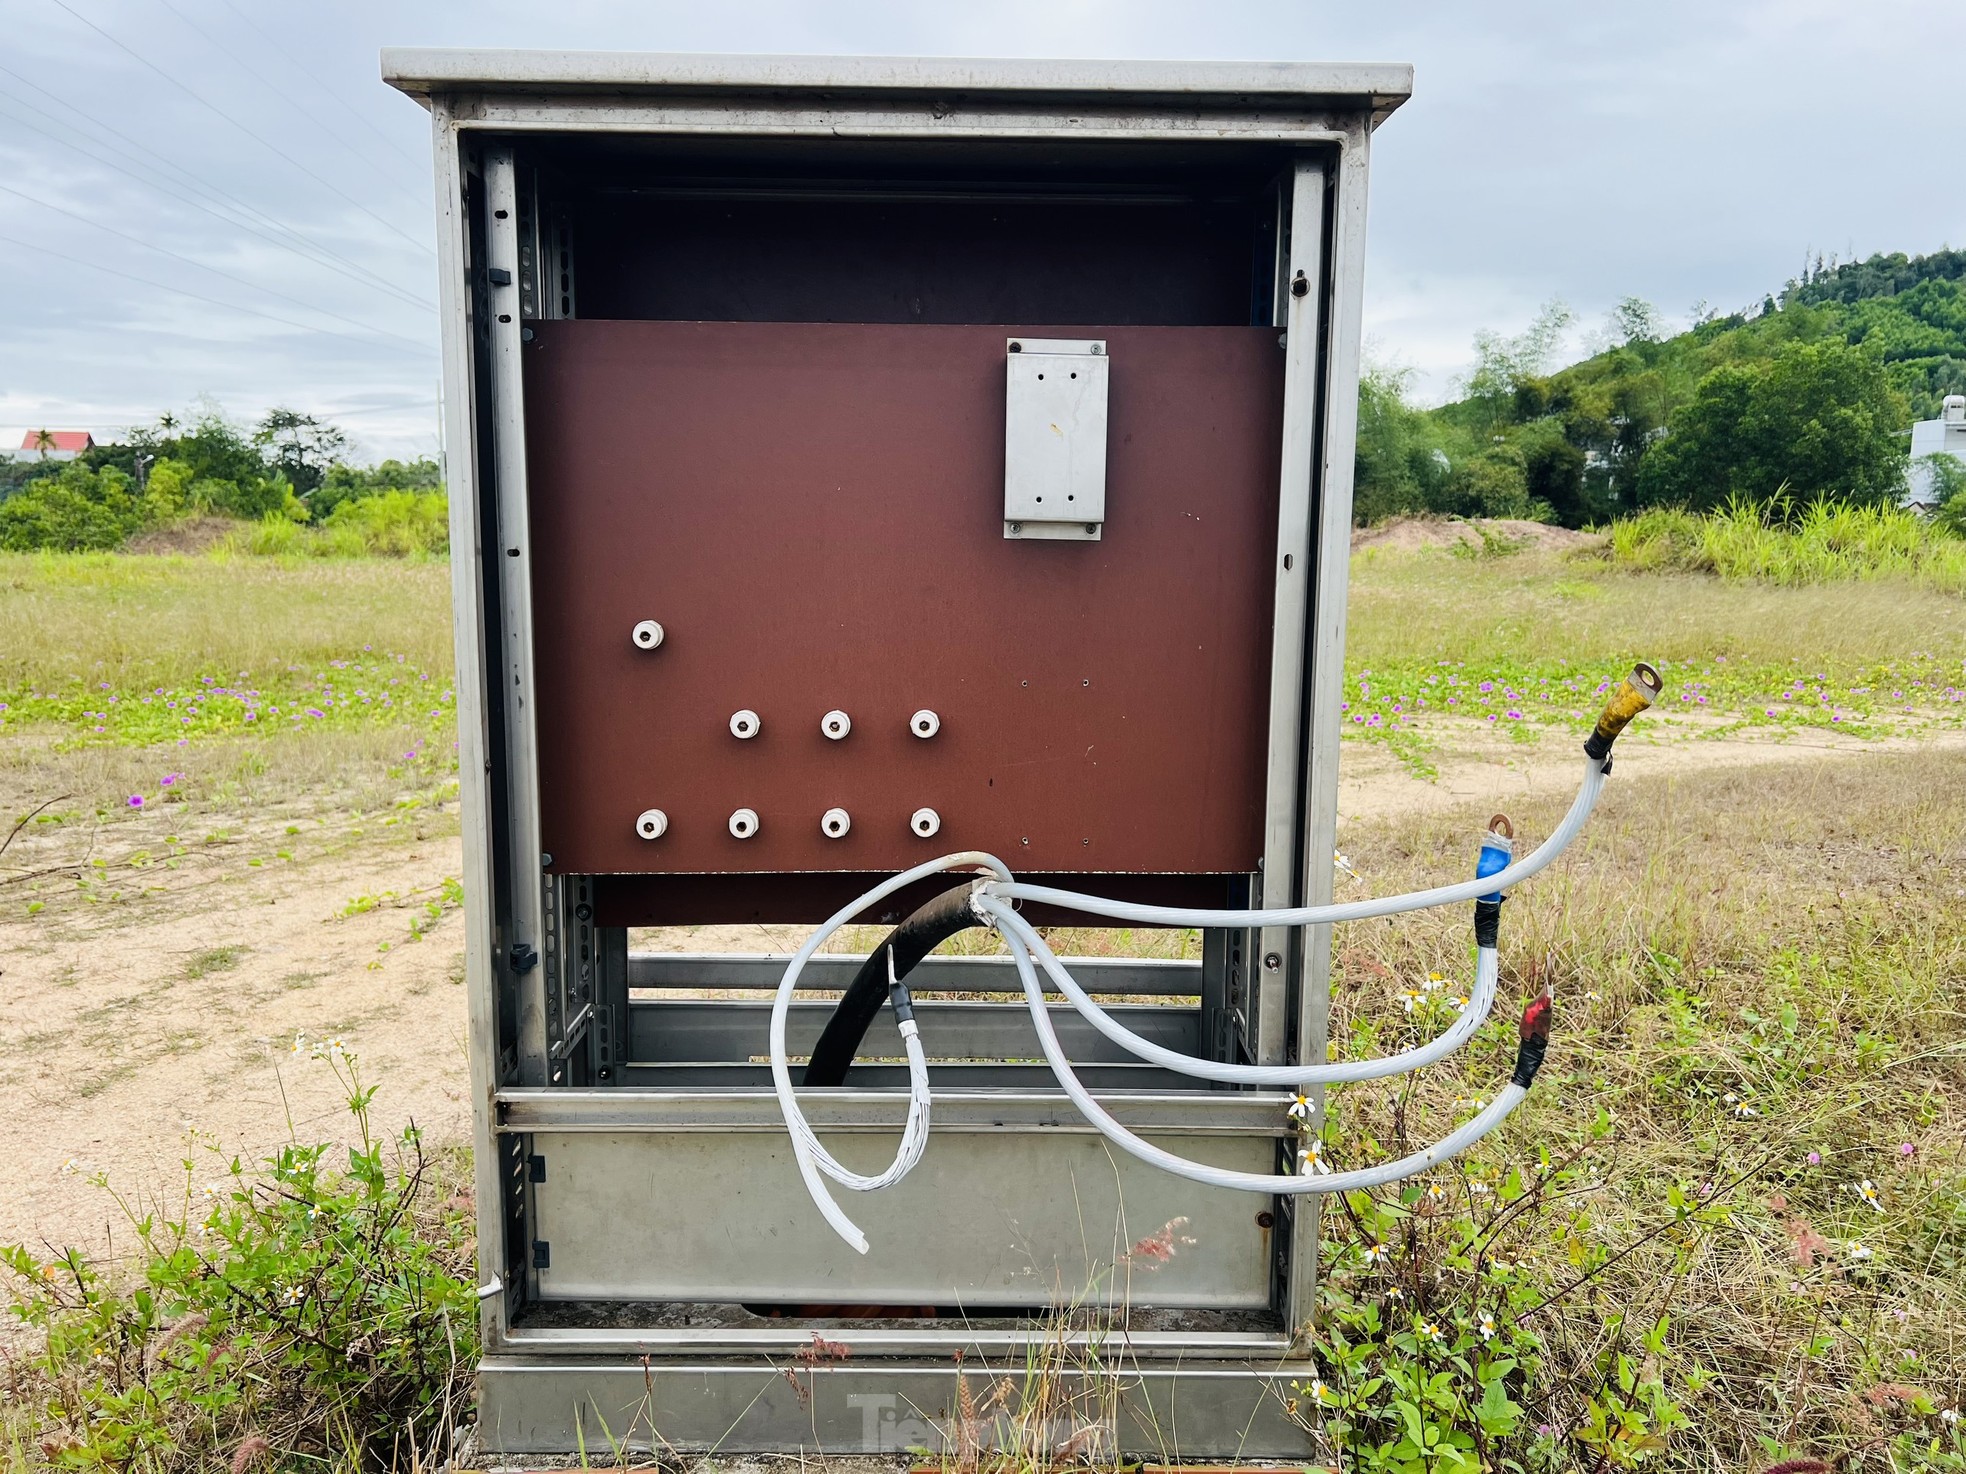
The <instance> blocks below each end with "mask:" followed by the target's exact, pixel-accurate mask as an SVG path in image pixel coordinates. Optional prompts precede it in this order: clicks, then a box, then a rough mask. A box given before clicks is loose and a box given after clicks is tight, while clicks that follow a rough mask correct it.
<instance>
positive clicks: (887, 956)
mask: <svg viewBox="0 0 1966 1474" xmlns="http://www.w3.org/2000/svg"><path fill="white" fill-rule="evenodd" d="M973 884H974V883H973V882H965V883H964V884H962V885H959V886H957V887H956V888H955V889H954V890H948V891H944V892H943V893H942V894H941V895H939V896H937V897H936V898H935V899H934V900H932V901H930V902H929V903H928V904H927V905H926V906H923V907H922V908H921V909H920V910H918V911H916V912H915V913H914V914H913V915H912V916H910V917H909V918H908V919H907V920H906V921H904V922H902V923H901V925H899V926H897V927H896V928H895V929H894V930H893V931H891V932H889V933H888V936H887V940H886V941H884V942H882V943H881V944H880V946H878V947H876V948H875V949H874V950H873V952H872V953H871V954H869V956H868V958H867V960H866V961H865V962H863V963H861V964H860V971H859V972H857V973H855V974H854V975H853V981H852V982H851V983H849V984H847V989H846V992H845V993H843V994H841V995H840V1001H839V1003H838V1004H837V1005H836V1006H835V1007H834V1009H833V1016H832V1017H831V1018H829V1019H828V1020H826V1027H825V1029H824V1030H823V1031H822V1032H821V1033H820V1035H819V1042H818V1043H817V1044H815V1045H813V1046H812V1058H811V1059H809V1060H808V1061H807V1062H806V1072H805V1079H804V1082H803V1083H804V1084H806V1085H841V1084H844V1083H845V1082H846V1072H847V1069H848V1067H849V1066H851V1065H852V1064H853V1057H854V1055H856V1054H858V1053H859V1052H860V1043H861V1041H862V1040H863V1039H865V1038H866V1037H867V1030H868V1029H869V1028H870V1027H871V1026H872V1024H873V1022H874V1020H875V1019H876V1018H877V1017H879V1015H880V1011H881V1005H882V1004H884V1003H886V1002H887V1001H888V997H889V993H888V977H889V971H888V969H889V965H890V961H891V962H892V966H893V977H894V979H895V981H896V982H897V983H898V982H899V981H900V980H901V979H902V978H905V977H906V976H908V974H909V973H910V972H912V971H913V970H914V967H915V964H916V963H918V962H920V961H921V960H922V959H923V958H924V957H926V956H928V954H929V953H931V952H933V951H934V950H935V949H936V948H937V947H939V946H941V945H942V943H944V942H946V941H948V940H949V938H950V937H953V936H955V935H956V933H958V932H962V931H967V930H969V928H970V927H972V926H981V925H982V924H983V923H982V921H981V920H980V919H978V917H977V916H976V914H975V912H973V911H971V910H970V908H969V896H970V891H971V889H972V887H973Z"/></svg>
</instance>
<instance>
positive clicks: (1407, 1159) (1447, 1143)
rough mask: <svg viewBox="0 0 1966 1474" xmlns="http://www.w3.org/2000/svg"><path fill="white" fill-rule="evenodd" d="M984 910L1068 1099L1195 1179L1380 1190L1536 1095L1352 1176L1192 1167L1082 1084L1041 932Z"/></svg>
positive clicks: (1248, 1185)
mask: <svg viewBox="0 0 1966 1474" xmlns="http://www.w3.org/2000/svg"><path fill="white" fill-rule="evenodd" d="M984 905H985V906H986V907H988V908H989V909H990V910H991V912H992V915H993V916H994V918H995V919H996V920H997V921H998V922H1000V923H1003V931H1004V939H1005V940H1006V941H1007V942H1009V943H1010V957H1011V961H1013V962H1014V963H1016V964H1017V975H1018V977H1019V978H1020V979H1022V980H1023V983H1024V997H1025V999H1026V1000H1027V1001H1028V1002H1029V1003H1030V1005H1031V1022H1032V1023H1033V1024H1035V1025H1036V1026H1037V1031H1038V1043H1039V1044H1040V1045H1041V1046H1042V1047H1043V1049H1044V1057H1045V1062H1046V1063H1047V1064H1049V1065H1050V1066H1051V1073H1052V1074H1053V1075H1055V1076H1057V1078H1058V1083H1059V1085H1060V1086H1061V1087H1063V1089H1064V1091H1065V1094H1066V1096H1067V1098H1068V1099H1070V1101H1071V1102H1072V1104H1073V1105H1075V1106H1077V1107H1078V1108H1079V1111H1080V1113H1081V1114H1082V1115H1084V1117H1085V1118H1086V1119H1087V1120H1088V1121H1090V1122H1091V1123H1092V1124H1093V1125H1094V1126H1095V1127H1097V1128H1098V1131H1099V1134H1100V1135H1102V1136H1104V1137H1105V1138H1106V1139H1107V1140H1108V1141H1110V1142H1112V1143H1113V1145H1115V1146H1117V1147H1118V1148H1119V1149H1120V1150H1121V1151H1124V1152H1126V1153H1127V1154H1128V1155H1130V1156H1134V1157H1138V1158H1139V1159H1140V1160H1141V1161H1143V1162H1145V1163H1147V1164H1148V1165H1149V1166H1153V1167H1159V1168H1161V1169H1162V1170H1163V1171H1167V1172H1172V1173H1173V1174H1174V1175H1175V1176H1176V1177H1183V1178H1186V1179H1187V1180H1188V1181H1190V1182H1199V1183H1201V1184H1202V1185H1203V1186H1205V1187H1226V1188H1231V1189H1234V1190H1236V1191H1240V1192H1256V1193H1292V1194H1296V1193H1333V1192H1351V1191H1352V1190H1353V1189H1355V1188H1361V1187H1378V1186H1380V1185H1381V1184H1384V1183H1388V1182H1394V1181H1397V1180H1398V1179H1399V1178H1402V1177H1411V1176H1413V1174H1414V1173H1416V1172H1424V1171H1426V1170H1427V1168H1429V1167H1431V1166H1433V1165H1434V1164H1435V1163H1436V1162H1444V1161H1446V1160H1447V1159H1448V1158H1449V1157H1452V1156H1455V1155H1458V1154H1459V1153H1461V1152H1464V1151H1466V1150H1467V1149H1468V1148H1469V1147H1471V1146H1473V1145H1474V1144H1475V1143H1476V1142H1477V1141H1480V1140H1481V1139H1482V1137H1484V1136H1486V1135H1487V1134H1488V1133H1489V1132H1491V1131H1493V1130H1494V1129H1495V1128H1496V1127H1497V1126H1499V1125H1501V1124H1502V1122H1503V1121H1505V1120H1506V1119H1508V1116H1509V1113H1510V1112H1511V1111H1513V1110H1514V1109H1515V1108H1516V1107H1517V1106H1519V1105H1521V1104H1522V1102H1523V1101H1524V1100H1525V1099H1526V1098H1527V1097H1528V1095H1529V1091H1528V1090H1527V1089H1526V1088H1525V1087H1523V1086H1521V1085H1517V1084H1516V1083H1515V1082H1514V1081H1513V1080H1512V1081H1510V1082H1509V1084H1508V1085H1507V1086H1505V1087H1504V1088H1503V1090H1502V1093H1501V1094H1500V1095H1498V1096H1496V1097H1495V1099H1494V1101H1493V1103H1491V1104H1490V1105H1489V1106H1487V1107H1486V1108H1485V1109H1484V1110H1482V1111H1481V1113H1480V1114H1479V1115H1476V1116H1474V1117H1473V1118H1471V1119H1470V1120H1468V1121H1466V1122H1463V1123H1462V1124H1461V1125H1460V1126H1457V1127H1456V1128H1455V1129H1454V1130H1453V1131H1450V1132H1449V1133H1448V1134H1447V1135H1446V1136H1443V1137H1442V1138H1441V1139H1440V1140H1439V1141H1437V1142H1435V1143H1434V1144H1433V1145H1432V1146H1429V1147H1422V1148H1421V1149H1420V1150H1419V1151H1417V1152H1411V1153H1409V1154H1408V1155H1406V1156H1404V1157H1401V1158H1400V1159H1399V1160H1398V1161H1395V1162H1381V1163H1380V1164H1379V1165H1378V1166H1376V1167H1360V1168H1357V1169H1356V1170H1354V1171H1350V1172H1319V1173H1314V1174H1310V1175H1304V1174H1296V1173H1293V1174H1290V1175H1284V1174H1281V1173H1275V1172H1232V1171H1230V1170H1229V1169H1228V1168H1226V1167H1211V1166H1209V1165H1208V1164H1207V1163H1205V1162H1191V1161H1189V1160H1188V1159H1187V1158H1186V1157H1177V1156H1175V1155H1174V1153H1172V1152H1169V1151H1163V1150H1162V1149H1161V1148H1160V1147H1157V1146H1155V1145H1153V1143H1151V1142H1148V1141H1143V1140H1142V1139H1141V1138H1139V1137H1138V1136H1135V1135H1134V1134H1133V1133H1132V1132H1131V1131H1128V1130H1127V1129H1126V1127H1124V1126H1122V1125H1121V1124H1120V1123H1119V1122H1118V1121H1116V1120H1114V1119H1113V1117H1112V1116H1111V1115H1110V1114H1108V1113H1107V1111H1106V1109H1105V1107H1104V1106H1102V1105H1100V1104H1099V1102H1098V1101H1097V1100H1095V1099H1093V1097H1092V1092H1090V1091H1089V1090H1087V1089H1086V1088H1085V1086H1084V1085H1082V1084H1080V1083H1079V1077H1078V1076H1077V1075H1076V1074H1074V1073H1073V1071H1072V1062H1071V1061H1070V1060H1068V1059H1066V1058H1065V1051H1064V1049H1063V1048H1062V1047H1061V1046H1060V1045H1059V1043H1058V1034H1057V1031H1056V1030H1054V1029H1053V1028H1052V1027H1051V1011H1050V1009H1048V1008H1046V1007H1045V1002H1044V988H1043V986H1042V985H1041V984H1040V983H1039V982H1038V975H1037V970H1036V969H1035V968H1034V967H1032V965H1031V954H1030V951H1029V947H1030V944H1031V943H1032V942H1037V941H1038V938H1037V936H1036V934H1035V933H1034V932H1033V931H1032V930H1031V928H1030V926H1029V924H1028V923H1026V922H1025V921H1024V919H1023V918H1022V917H1020V916H1017V915H1016V914H1015V913H1013V912H1011V911H1009V909H1008V908H1005V907H1002V906H1000V905H999V904H997V903H993V902H987V901H986V902H985V903H984ZM1038 945H1040V946H1042V945H1043V943H1042V942H1039V943H1038ZM1484 950H1486V949H1484Z"/></svg>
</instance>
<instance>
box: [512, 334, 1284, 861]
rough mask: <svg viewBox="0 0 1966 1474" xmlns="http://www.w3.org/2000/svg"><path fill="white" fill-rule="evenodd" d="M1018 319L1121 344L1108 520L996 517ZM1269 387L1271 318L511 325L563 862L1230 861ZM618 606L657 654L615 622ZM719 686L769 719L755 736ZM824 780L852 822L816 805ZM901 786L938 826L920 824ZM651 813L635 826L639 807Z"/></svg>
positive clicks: (1266, 510) (1262, 690) (1268, 475)
mask: <svg viewBox="0 0 1966 1474" xmlns="http://www.w3.org/2000/svg"><path fill="white" fill-rule="evenodd" d="M1020 333H1023V334H1030V335H1032V336H1045V335H1050V336H1067V335H1069V336H1073V337H1103V338H1105V339H1106V340H1107V342H1108V344H1109V351H1110V353H1111V355H1112V386H1111V403H1110V428H1109V450H1108V476H1107V485H1108V491H1107V521H1106V527H1105V536H1104V539H1103V540H1102V541H1099V542H1089V543H1070V542H1038V541H1009V540H1006V539H1005V538H1004V536H1003V515H1002V514H1003V415H1004V340H1005V339H1006V338H1007V337H1011V336H1016V335H1018V334H1020ZM1282 398H1283V354H1282V353H1281V352H1280V351H1279V349H1278V344H1277V335H1276V332H1275V330H1274V329H1269V328H1239V327H1236V328H1229V327H1199V328H1165V327H1111V328H1099V327H1078V328H1072V329H1060V328H1047V327H1039V326H1033V325H1027V324H1020V325H1016V326H1008V327H995V326H984V327H976V326H964V327H957V326H891V325H872V324H797V323H690V322H618V321H602V320H573V321H555V322H540V323H536V324H534V325H533V337H532V340H531V343H530V344H529V347H528V352H527V355H526V419H527V436H528V440H527V447H528V453H529V464H530V502H531V518H532V529H533V531H532V535H533V543H534V546H533V572H534V590H533V600H534V627H535V638H536V641H537V658H536V666H537V681H538V695H539V712H538V730H539V761H540V791H541V808H542V821H543V841H544V844H545V848H546V850H547V851H548V852H549V853H550V854H551V855H552V857H553V869H554V870H556V871H560V872H571V873H587V874H597V873H598V874H607V873H621V874H630V873H649V874H684V873H718V872H722V873H749V874H783V873H788V872H798V871H840V872H880V871H891V870H898V869H902V868H904V867H906V866H908V865H911V864H915V863H918V862H919V861H921V860H924V859H927V858H930V857H931V856H933V855H937V854H942V853H945V852H947V851H950V850H955V849H964V848H982V849H989V850H993V851H995V852H997V853H999V854H1001V855H1002V856H1004V858H1005V859H1006V860H1008V861H1009V862H1010V863H1011V864H1012V865H1013V866H1015V867H1017V868H1019V869H1022V870H1029V871H1043V872H1050V873H1053V874H1061V873H1074V872H1098V871H1109V872H1130V873H1150V874H1152V873H1161V874H1165V873H1189V874H1209V875H1230V874H1237V873H1247V872H1248V871H1250V870H1253V869H1254V868H1255V865H1256V860H1257V856H1258V855H1259V854H1260V852H1261V848H1262V843H1261V816H1262V804H1263V769H1264V746H1265V734H1266V731H1267V721H1268V676H1269V653H1270V615H1271V600H1272V592H1273V585H1274V580H1273V576H1272V571H1271V561H1272V558H1273V556H1274V548H1275V542H1276V500H1277V464H1278V445H1279V440H1280V436H1281V417H1282ZM640 619H655V620H659V621H660V622H661V623H662V625H663V626H664V628H665V630H666V632H667V638H666V640H665V642H664V644H663V645H662V647H661V648H660V649H659V650H655V651H651V652H644V651H640V650H637V649H636V648H635V647H634V645H633V644H632V642H631V640H630V638H629V632H630V630H631V628H632V627H633V626H634V624H635V622H636V621H637V620H640ZM835 707H837V708H839V709H841V710H844V711H846V712H847V713H848V714H849V715H850V716H851V717H852V719H853V731H852V734H851V735H850V736H849V737H848V738H846V740H844V741H840V742H834V741H831V740H828V739H827V738H826V737H825V736H823V735H822V734H821V732H820V718H821V716H822V715H823V714H824V713H825V712H827V711H828V710H830V709H832V708H835ZM922 707H927V708H930V709H932V710H934V711H935V712H936V713H938V714H939V715H940V717H941V719H942V728H941V731H940V733H939V734H938V735H937V736H936V737H934V738H932V739H930V740H928V741H922V740H920V739H918V738H916V737H914V736H913V735H911V734H910V732H909V730H908V725H907V723H908V718H909V716H910V714H911V713H913V712H914V711H916V710H917V709H918V708H922ZM740 708H750V709H752V710H754V711H756V712H758V713H759V714H760V716H761V717H762V718H763V731H762V734H761V735H760V736H758V737H756V738H753V739H752V740H750V741H739V740H738V739H736V738H735V737H733V736H732V735H731V734H730V730H729V727H728V722H729V718H730V716H731V713H733V712H735V711H737V710H739V709H740ZM834 806H838V807H841V808H844V809H846V810H847V811H848V812H849V813H850V814H851V815H852V818H853V828H852V831H851V833H850V834H849V835H848V836H847V837H846V838H844V839H840V840H831V839H827V838H825V837H824V836H823V835H822V834H821V833H820V829H819V820H820V815H821V814H822V813H823V812H824V811H825V810H827V809H828V808H831V807H834ZM923 806H927V807H930V808H933V809H935V810H937V811H938V812H939V813H940V815H941V817H942V831H941V833H940V834H939V835H938V836H936V837H935V838H934V839H932V840H923V839H918V838H916V837H915V836H914V835H913V834H911V833H910V832H909V830H908V827H907V826H908V817H909V815H910V814H911V813H912V812H913V811H914V810H915V809H917V808H920V807H923ZM651 807H655V808H660V809H662V810H664V811H665V812H666V813H667V814H668V816H669V826H670V827H669V831H668V833H667V834H666V835H665V836H664V837H663V838H662V839H660V840H657V841H654V842H648V841H644V840H642V839H640V838H638V837H637V836H636V834H635V831H634V820H635V816H636V815H637V814H638V813H640V812H641V811H642V810H643V809H646V808H651ZM739 807H748V808H752V809H755V810H757V812H758V814H759V815H760V818H761V821H762V823H761V827H760V832H759V833H758V834H757V835H756V836H755V837H753V838H751V839H748V840H737V839H733V838H732V837H731V835H730V834H729V832H728V830H727V828H726V821H727V819H728V817H729V815H730V813H731V811H732V810H733V809H736V808H739Z"/></svg>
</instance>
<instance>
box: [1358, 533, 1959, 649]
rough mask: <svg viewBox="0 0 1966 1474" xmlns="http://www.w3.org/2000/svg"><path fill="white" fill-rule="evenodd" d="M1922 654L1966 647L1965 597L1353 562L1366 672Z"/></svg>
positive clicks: (1514, 566)
mask: <svg viewBox="0 0 1966 1474" xmlns="http://www.w3.org/2000/svg"><path fill="white" fill-rule="evenodd" d="M1913 651H1929V652H1933V653H1937V654H1942V655H1946V656H1948V657H1950V658H1951V659H1953V660H1955V661H1956V660H1958V659H1960V658H1962V657H1966V602H1962V601H1961V600H1960V599H1958V598H1957V597H1953V596H1950V595H1947V594H1943V593H1938V592H1935V591H1933V590H1931V589H1926V588H1919V587H1916V586H1914V585H1912V584H1910V583H1902V582H1896V581H1892V580H1877V581H1873V582H1870V583H1838V584H1826V585H1821V586H1816V587H1809V588H1778V587H1772V586H1769V585H1765V584H1756V583H1730V582H1724V581H1722V580H1720V579H1716V578H1712V577H1708V576H1705V575H1702V574H1693V573H1687V574H1670V573H1667V574H1638V573H1628V572H1625V571H1623V570H1620V569H1616V568H1612V567H1609V566H1607V565H1606V564H1605V563H1604V562H1603V561H1602V560H1601V559H1598V558H1596V557H1595V556H1593V555H1591V554H1574V555H1567V556H1566V555H1564V554H1548V553H1536V552H1522V553H1517V554H1513V555H1511V556H1509V557H1504V558H1478V559H1469V558H1457V557H1454V556H1452V555H1450V554H1447V553H1442V552H1422V553H1374V552H1371V551H1366V552H1363V553H1361V554H1359V555H1358V556H1357V557H1355V558H1354V559H1353V560H1352V586H1351V602H1350V626H1349V629H1348V632H1347V642H1346V656H1347V660H1346V663H1347V665H1348V666H1350V667H1352V668H1354V669H1361V668H1362V669H1373V668H1375V667H1378V666H1382V665H1389V664H1396V663H1400V662H1428V663H1431V662H1434V661H1440V660H1447V661H1465V662H1467V663H1468V664H1469V665H1470V666H1477V665H1478V666H1490V665H1502V666H1506V665H1512V664H1516V663H1519V662H1521V661H1522V660H1523V659H1524V658H1525V657H1531V658H1535V657H1543V656H1554V655H1561V656H1563V657H1564V658H1566V659H1567V660H1568V661H1569V662H1570V663H1571V664H1572V665H1573V666H1587V667H1592V668H1595V667H1597V666H1604V667H1607V668H1609V669H1612V670H1615V669H1617V668H1618V667H1620V666H1621V665H1624V664H1626V663H1628V662H1629V661H1630V660H1631V659H1633V658H1634V656H1637V655H1643V656H1645V657H1646V658H1647V659H1651V660H1656V661H1666V662H1671V663H1675V664H1679V663H1685V664H1696V663H1705V662H1707V661H1710V660H1712V659H1713V658H1714V657H1715V656H1726V657H1728V658H1729V659H1730V660H1743V661H1748V662H1752V663H1754V664H1757V665H1762V664H1765V665H1770V666H1776V665H1780V666H1787V665H1803V666H1806V667H1807V668H1808V669H1810V670H1822V669H1825V668H1829V669H1835V668H1838V667H1845V668H1847V667H1852V666H1869V665H1871V664H1874V663H1877V662H1880V661H1887V660H1893V659H1898V658H1902V657H1904V656H1906V655H1908V654H1910V653H1911V652H1913Z"/></svg>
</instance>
